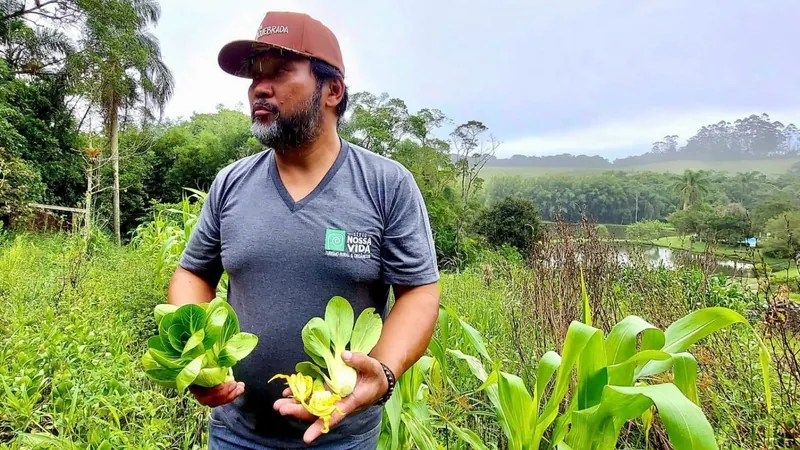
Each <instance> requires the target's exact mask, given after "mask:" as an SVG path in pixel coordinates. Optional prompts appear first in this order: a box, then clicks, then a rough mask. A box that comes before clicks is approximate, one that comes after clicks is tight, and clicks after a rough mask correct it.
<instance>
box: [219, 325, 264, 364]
mask: <svg viewBox="0 0 800 450" xmlns="http://www.w3.org/2000/svg"><path fill="white" fill-rule="evenodd" d="M257 344H258V336H256V335H255V334H251V333H237V334H234V335H233V337H231V338H230V339H228V342H227V343H226V344H225V347H223V348H222V350H221V351H220V352H219V365H220V367H232V366H233V365H234V364H236V363H237V362H239V361H241V360H242V359H244V358H245V357H246V356H247V355H249V354H250V352H252V351H253V349H254V348H256V345H257Z"/></svg>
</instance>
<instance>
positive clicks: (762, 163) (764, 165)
mask: <svg viewBox="0 0 800 450" xmlns="http://www.w3.org/2000/svg"><path fill="white" fill-rule="evenodd" d="M797 163H800V157H791V158H770V159H760V160H759V159H757V160H740V161H698V160H689V159H687V160H679V161H667V162H660V163H650V164H641V165H635V166H630V167H614V166H612V167H606V168H594V167H591V168H590V167H587V168H580V167H536V166H526V167H497V166H489V165H487V166H486V167H484V169H483V171H482V173H483V174H484V176H485V177H486V178H491V177H493V176H496V175H521V176H527V177H538V176H542V175H552V174H593V173H602V172H607V171H610V170H622V171H629V172H647V171H650V172H659V173H663V172H668V173H682V172H683V171H685V170H686V169H692V170H716V171H720V172H728V173H738V172H751V171H757V172H761V173H764V174H767V175H779V174H782V173H786V172H787V171H788V170H789V169H790V168H791V167H792V165H794V164H797Z"/></svg>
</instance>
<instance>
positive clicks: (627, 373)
mask: <svg viewBox="0 0 800 450" xmlns="http://www.w3.org/2000/svg"><path fill="white" fill-rule="evenodd" d="M671 358H672V355H670V354H669V353H667V352H662V351H661V350H642V351H641V352H639V353H636V354H635V355H633V356H631V357H630V358H628V359H627V360H625V361H622V362H620V363H618V364H612V365H610V366H608V380H609V381H608V384H610V385H613V386H632V385H633V372H634V369H635V368H636V366H637V365H641V364H644V363H647V362H649V361H668V360H669V359H671Z"/></svg>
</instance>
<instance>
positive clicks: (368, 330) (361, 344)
mask: <svg viewBox="0 0 800 450" xmlns="http://www.w3.org/2000/svg"><path fill="white" fill-rule="evenodd" d="M382 330H383V321H382V320H381V316H380V315H378V314H377V313H376V312H375V308H367V309H365V310H364V311H361V314H359V315H358V320H356V325H355V327H354V328H353V335H352V337H351V338H350V351H353V352H358V353H364V354H365V355H366V354H369V352H371V351H372V349H373V348H374V347H375V344H377V343H378V340H379V339H380V337H381V331H382Z"/></svg>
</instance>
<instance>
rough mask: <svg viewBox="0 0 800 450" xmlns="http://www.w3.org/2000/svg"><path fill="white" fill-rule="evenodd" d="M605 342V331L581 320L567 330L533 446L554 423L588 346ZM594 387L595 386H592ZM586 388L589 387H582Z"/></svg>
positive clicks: (538, 421)
mask: <svg viewBox="0 0 800 450" xmlns="http://www.w3.org/2000/svg"><path fill="white" fill-rule="evenodd" d="M602 343H603V332H602V331H601V330H598V329H597V328H594V327H590V326H588V325H586V324H583V323H581V322H577V321H573V322H572V324H570V326H569V329H568V330H567V337H566V338H565V339H564V346H563V349H562V352H561V353H562V354H561V365H560V366H559V367H558V373H557V375H556V381H555V385H554V387H553V392H552V394H551V395H550V398H549V399H548V400H547V403H546V404H545V406H544V409H543V410H542V414H541V415H540V416H539V418H538V420H537V424H536V432H535V439H536V440H535V441H534V443H533V444H534V445H533V448H538V446H539V442H540V439H541V437H542V436H543V435H544V432H545V430H547V428H548V427H549V426H550V425H551V424H552V423H553V421H554V420H555V418H556V415H557V414H558V407H559V405H560V404H561V401H562V400H564V396H565V395H566V394H567V390H568V389H569V383H570V381H571V379H572V370H573V368H575V366H576V365H577V363H578V360H579V358H580V356H581V353H583V351H584V349H586V348H587V347H588V348H590V349H595V350H597V349H601V350H600V351H602ZM591 388H592V389H594V388H595V387H594V386H592V387H591ZM580 389H581V390H586V389H587V387H585V386H584V387H580Z"/></svg>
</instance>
